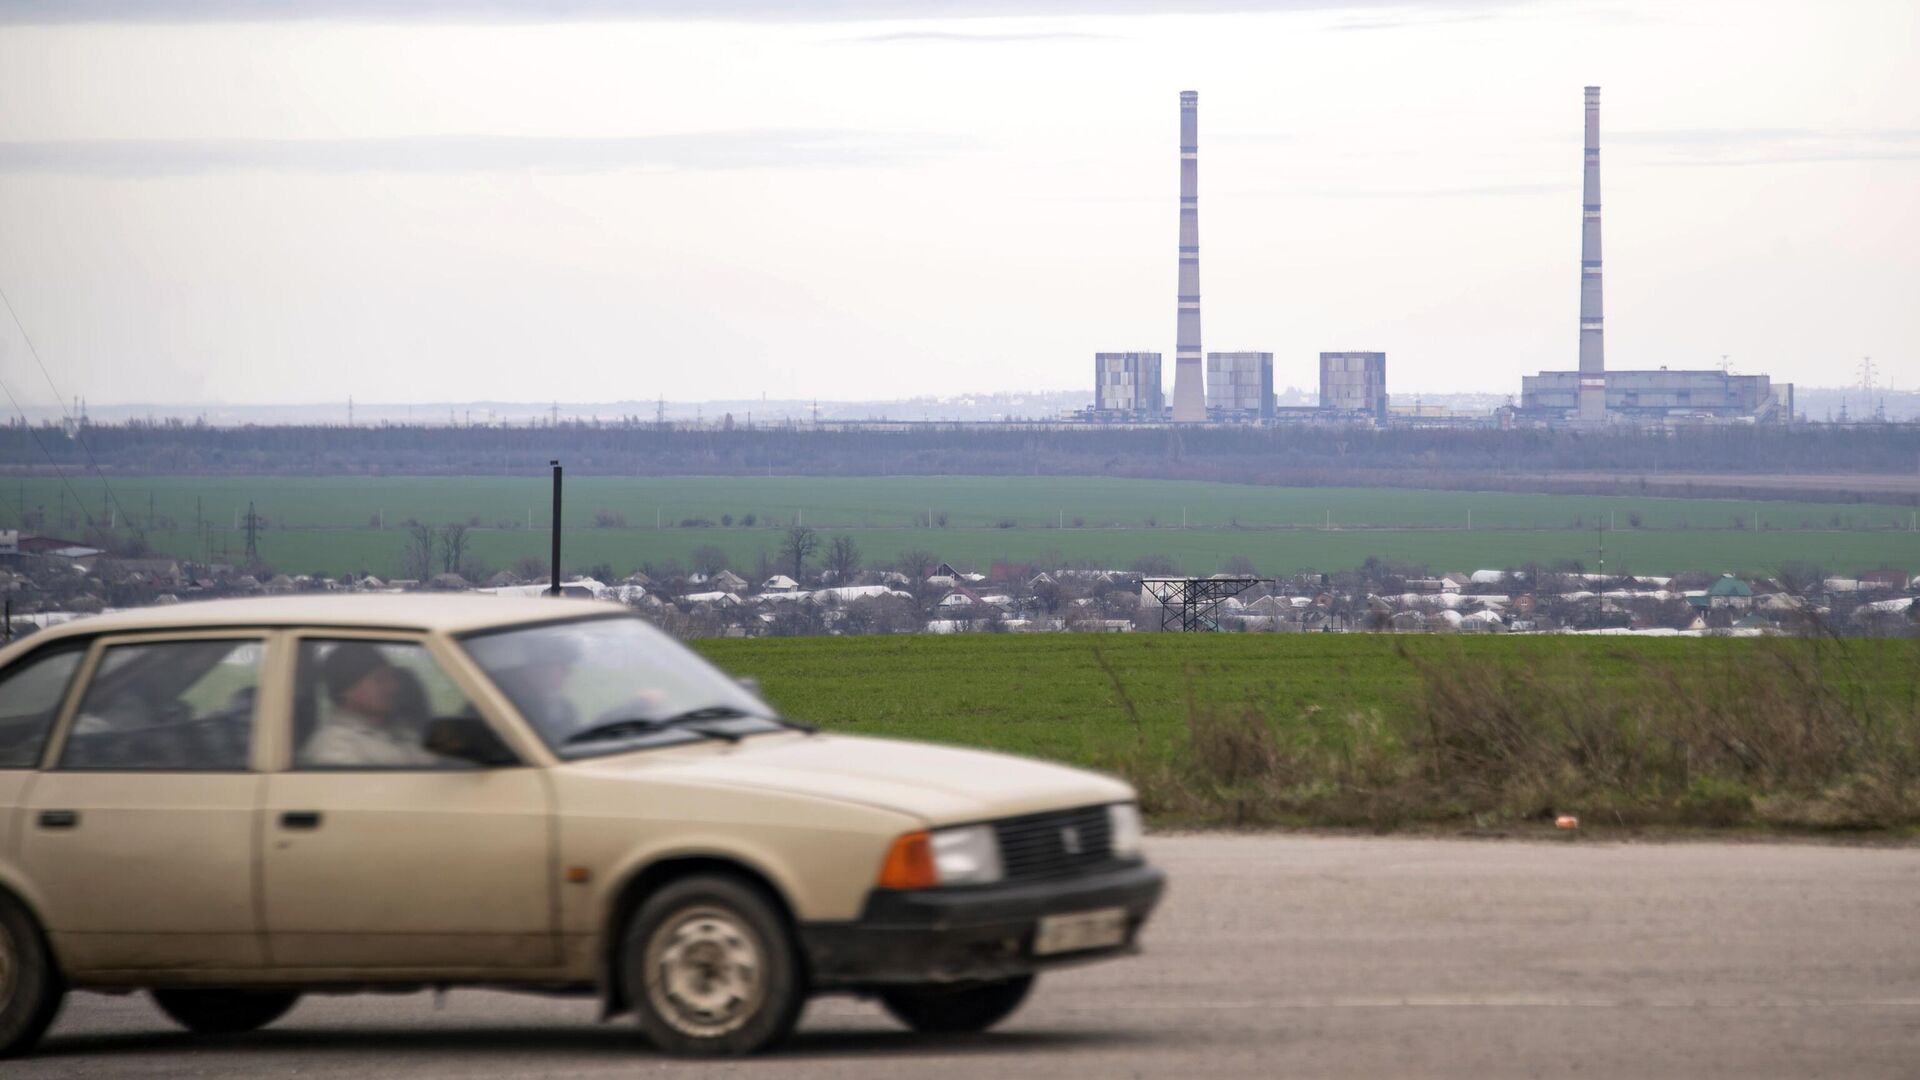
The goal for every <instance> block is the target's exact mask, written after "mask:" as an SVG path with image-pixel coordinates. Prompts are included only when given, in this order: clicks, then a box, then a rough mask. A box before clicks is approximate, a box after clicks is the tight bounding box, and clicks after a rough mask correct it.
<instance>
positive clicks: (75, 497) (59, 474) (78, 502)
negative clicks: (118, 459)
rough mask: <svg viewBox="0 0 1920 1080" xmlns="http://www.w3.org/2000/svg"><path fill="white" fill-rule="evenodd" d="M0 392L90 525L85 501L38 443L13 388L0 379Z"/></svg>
mask: <svg viewBox="0 0 1920 1080" xmlns="http://www.w3.org/2000/svg"><path fill="white" fill-rule="evenodd" d="M0 390H3V391H5V392H6V395H7V400H8V401H9V402H12V403H13V411H14V412H17V413H19V414H20V422H21V424H23V425H25V427H26V429H27V434H28V435H30V436H32V437H33V445H35V446H37V447H39V448H40V452H41V453H42V454H45V455H46V458H47V464H49V465H52V466H53V475H55V476H57V477H59V478H60V482H61V483H62V484H64V485H66V488H67V494H69V495H72V496H73V505H74V506H75V507H76V508H78V509H79V511H80V514H81V516H82V517H85V518H86V519H87V524H88V525H92V524H93V515H92V514H89V513H87V504H86V501H85V500H83V499H81V498H80V493H79V492H78V491H75V490H74V489H73V481H71V480H68V479H67V474H66V472H65V471H64V470H62V469H61V468H60V462H59V461H58V460H56V459H55V458H54V456H53V454H52V452H50V451H49V450H48V449H47V444H46V443H43V442H41V441H40V433H39V432H38V431H35V430H34V429H33V421H31V420H28V419H27V411H26V410H25V409H22V408H21V407H20V399H19V398H16V397H14V396H13V388H12V387H10V386H8V385H7V383H6V380H5V379H0ZM20 524H21V526H22V527H24V526H25V525H26V521H25V520H22V521H21V522H20Z"/></svg>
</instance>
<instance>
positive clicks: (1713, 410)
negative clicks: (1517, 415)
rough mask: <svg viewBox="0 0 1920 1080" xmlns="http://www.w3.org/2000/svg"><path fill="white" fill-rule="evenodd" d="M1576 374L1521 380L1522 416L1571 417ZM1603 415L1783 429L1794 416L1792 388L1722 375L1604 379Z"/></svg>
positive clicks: (1637, 374) (1577, 394) (1632, 374)
mask: <svg viewBox="0 0 1920 1080" xmlns="http://www.w3.org/2000/svg"><path fill="white" fill-rule="evenodd" d="M1583 378H1585V376H1584V375H1582V374H1581V373H1579V372H1574V371H1543V372H1541V373H1540V374H1538V375H1527V376H1523V377H1522V378H1521V379H1520V410H1521V412H1522V413H1523V414H1535V415H1538V414H1552V415H1570V414H1575V413H1577V412H1578V411H1579V410H1580V408H1581V402H1582V400H1583V399H1582V397H1581V395H1582V394H1583V393H1584V392H1585V390H1584V387H1583V385H1582V383H1581V380H1582V379H1583ZM1605 393H1606V398H1605V406H1604V408H1605V410H1606V415H1607V416H1610V417H1614V418H1617V419H1620V420H1625V421H1631V422H1633V423H1639V424H1660V423H1667V422H1670V421H1689V420H1744V419H1752V420H1753V421H1755V422H1757V423H1785V422H1786V421H1787V420H1788V419H1789V418H1790V417H1791V416H1792V415H1793V412H1794V408H1793V384H1792V383H1780V384H1777V385H1776V384H1774V383H1773V382H1772V380H1770V379H1768V378H1767V376H1765V375H1731V374H1728V373H1726V372H1724V371H1716V370H1713V369H1707V370H1704V371H1668V370H1667V369H1665V368H1662V369H1660V370H1658V371H1615V372H1612V373H1610V374H1608V375H1607V376H1606V384H1605Z"/></svg>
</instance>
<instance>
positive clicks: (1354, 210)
mask: <svg viewBox="0 0 1920 1080" xmlns="http://www.w3.org/2000/svg"><path fill="white" fill-rule="evenodd" d="M262 8H266V9H268V10H270V11H274V12H278V11H284V10H286V9H295V10H297V11H298V12H299V17H297V18H296V17H287V16H283V15H263V14H260V13H259V9H262ZM396 10H398V11H400V12H401V14H400V15H398V16H396V15H394V14H392V13H393V12H394V11H396ZM1009 13H1013V14H1009ZM1916 41H1920V4H1915V3H1913V2H1912V0H1847V2H1845V3H1835V2H1831V0H1804V2H1786V0H1725V2H1719V0H1688V2H1687V3H1684V4H1676V3H1672V2H1670V0H1669V2H1656V0H1576V2H1553V0H1541V2H1523V0H1513V2H1499V0H1458V2H1451V3H1403V4H1395V3H1387V2H1367V0H1268V2H1258V0H1218V2H1199V3H1181V2H1176V0H1158V2H1156V0H1017V2H1016V0H991V2H984V3H963V2H960V0H832V2H824V3H810V4H808V3H797V2H791V3H790V2H786V0H711V2H695V0H661V2H654V3H646V2H643V0H632V2H619V0H571V2H568V0H550V2H544V3H537V2H527V3H516V2H511V0H469V2H462V0H423V2H416V3H411V4H394V3H376V2H374V0H304V2H302V3H299V4H272V5H266V4H259V3H244V2H241V0H199V2H194V0H173V2H170V0H138V2H136V0H62V2H58V3H56V2H54V0H42V2H32V0H27V2H20V0H0V102H4V103H5V108H4V109H0V289H3V290H4V291H5V293H6V295H7V296H8V297H9V298H10V299H11V301H12V304H13V306H14V308H15V309H16V310H17V311H18V313H19V317H20V319H21V320H23V322H24V324H25V327H26V331H27V333H29V334H31V335H32V338H33V341H34V344H35V345H37V346H38V348H39V351H40V355H41V357H42V358H43V359H44V360H45V362H46V364H47V366H48V368H49V369H50V371H51V373H52V376H53V379H54V381H55V383H56V384H57V385H58V386H59V389H60V390H61V391H62V392H63V393H65V394H69V395H71V394H84V395H86V396H87V398H88V399H89V400H90V401H93V402H99V403H103V404H104V403H127V402H154V403H162V404H173V403H191V402H202V401H220V402H231V403H254V402H318V401H334V400H340V401H344V400H345V399H346V398H347V397H348V396H349V395H351V396H353V397H356V398H358V399H360V400H362V401H395V402H400V401H445V400H460V399H479V398H489V399H502V400H545V399H548V398H555V397H557V398H560V399H562V400H573V401H587V400H615V399H651V398H653V397H656V396H661V395H664V396H665V397H666V398H668V399H669V400H676V399H677V400H689V399H716V398H735V399H737V398H743V397H753V396H757V395H759V394H761V393H765V394H766V395H767V396H769V397H773V398H804V397H819V398H823V399H847V398H878V397H894V396H903V395H913V394H951V393H957V392H961V391H974V390H989V389H1036V390H1037V389H1077V388H1082V387H1085V386H1087V385H1089V384H1090V383H1091V378H1090V375H1091V368H1092V362H1091V361H1092V354H1093V353H1094V352H1096V351H1101V350H1129V349H1143V350H1154V351H1159V352H1161V353H1162V354H1164V356H1165V358H1166V367H1167V378H1168V380H1169V384H1170V382H1171V377H1172V356H1173V334H1174V283H1175V259H1174V255H1175V252H1174V248H1175V239H1176V238H1175V226H1176V209H1177V207H1176V202H1177V194H1178V192H1177V158H1176V143H1177V124H1178V111H1177V110H1178V92H1179V91H1180V90H1182V89H1194V90H1198V91H1199V92H1200V230H1201V284H1202V292H1203V295H1204V302H1203V325H1204V343H1205V347H1206V348H1207V349H1209V350H1221V349H1234V348H1247V349H1261V350H1271V351H1273V352H1274V353H1275V354H1276V367H1277V372H1276V381H1277V382H1278V383H1279V384H1280V385H1282V386H1285V385H1289V384H1292V385H1300V386H1307V385H1310V384H1312V383H1313V382H1314V380H1315V378H1316V375H1315V370H1316V368H1315V363H1316V361H1315V356H1316V354H1317V353H1318V352H1319V351H1321V350H1323V349H1383V350H1385V351H1386V352H1387V353H1388V355H1389V365H1390V367H1389V372H1390V389H1392V390H1393V391H1394V393H1395V397H1396V399H1397V400H1400V401H1407V400H1410V399H1411V397H1412V396H1414V395H1416V394H1418V393H1419V392H1421V391H1429V392H1432V391H1446V390H1484V391H1500V392H1512V393H1516V394H1517V392H1518V390H1519V378H1520V375H1521V374H1522V373H1525V372H1533V371H1538V370H1541V369H1543V368H1544V369H1566V368H1571V367H1573V366H1574V363H1575V354H1576V344H1577V300H1578V284H1579V267H1578V260H1579V217H1580V206H1579V203H1580V191H1579V180H1580V171H1579V170H1580V123H1581V108H1582V106H1581V87H1582V86H1584V85H1586V84H1588V83H1596V84H1600V85H1602V86H1603V88H1604V92H1603V99H1602V101H1603V105H1602V128H1603V147H1604V153H1603V156H1602V164H1603V184H1604V202H1605V207H1606V209H1605V228H1606V253H1605V254H1606V290H1607V312H1606V315H1607V361H1608V364H1609V366H1610V367H1616V368H1624V367H1656V366H1660V365H1667V366H1673V367H1680V366H1693V367H1706V366H1711V365H1716V364H1718V363H1719V362H1720V358H1721V356H1722V354H1726V355H1727V356H1729V357H1730V358H1731V362H1732V364H1733V366H1734V369H1735V370H1737V371H1742V372H1767V373H1770V374H1772V375H1773V376H1774V377H1775V378H1778V379H1785V380H1793V381H1797V382H1801V383H1803V384H1809V385H1838V384H1841V383H1845V382H1851V381H1857V380H1858V378H1859V375H1858V370H1857V368H1858V364H1859V362H1860V359H1861V357H1863V356H1866V355H1872V356H1873V357H1874V361H1875V363H1876V365H1877V366H1878V367H1879V370H1880V373H1881V376H1880V377H1881V381H1882V382H1885V381H1886V380H1888V379H1889V378H1890V379H1891V380H1892V382H1893V384H1894V385H1896V386H1899V387H1907V388H1911V387H1914V386H1916V385H1920V209H1917V206H1920V65H1915V64H1914V63H1913V47H1914V43H1915V42H1916ZM19 338H20V331H19V330H18V329H17V328H15V327H14V326H12V324H11V320H8V319H6V317H5V313H4V311H0V341H5V342H7V346H6V347H4V353H3V354H0V379H4V380H5V382H6V384H7V386H8V387H9V388H11V389H12V390H13V392H14V393H15V394H16V396H19V397H21V398H22V403H23V404H26V405H29V406H34V405H38V406H45V405H47V404H49V403H51V401H52V399H53V396H52V392H51V391H50V390H49V389H48V386H47V384H46V381H45V380H44V379H42V378H41V377H40V374H39V372H38V371H36V370H35V369H34V368H33V366H32V362H31V360H30V359H29V358H28V356H27V353H26V351H25V349H24V347H23V346H22V345H21V343H20V340H19Z"/></svg>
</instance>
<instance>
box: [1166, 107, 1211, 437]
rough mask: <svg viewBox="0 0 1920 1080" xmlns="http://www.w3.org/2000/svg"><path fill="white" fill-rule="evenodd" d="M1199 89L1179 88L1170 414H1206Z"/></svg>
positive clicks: (1182, 419) (1184, 417)
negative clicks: (1175, 303) (1176, 261)
mask: <svg viewBox="0 0 1920 1080" xmlns="http://www.w3.org/2000/svg"><path fill="white" fill-rule="evenodd" d="M1199 115H1200V94H1199V92H1198V91H1194V90H1182V91H1180V294H1179V304H1178V312H1179V314H1178V329H1179V333H1178V335H1177V336H1176V337H1175V339H1174V341H1175V344H1174V350H1173V419H1174V422H1175V423H1198V422H1200V421H1203V420H1205V419H1206V418H1207V398H1206V384H1205V382H1204V381H1203V380H1204V375H1203V374H1202V372H1201V370H1200V183H1199V166H1200V162H1199V156H1200V123H1199Z"/></svg>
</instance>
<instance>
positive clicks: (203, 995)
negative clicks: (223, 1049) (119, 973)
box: [150, 990, 300, 1035]
mask: <svg viewBox="0 0 1920 1080" xmlns="http://www.w3.org/2000/svg"><path fill="white" fill-rule="evenodd" d="M150 993H152V994H153V1003H154V1004H155V1005H158V1006H160V1011H161V1012H163V1013H166V1014H167V1016H169V1017H171V1018H172V1020H173V1022H174V1023H176V1024H179V1025H180V1026H181V1027H183V1028H186V1029H187V1030H188V1031H191V1032H193V1033H194V1034H196V1035H238V1034H240V1033H242V1032H246V1031H258V1030H260V1029H261V1028H263V1027H266V1026H267V1025H268V1024H271V1023H273V1022H274V1021H275V1020H278V1019H280V1018H281V1017H283V1016H285V1015H287V1012H288V1010H290V1009H292V1008H293V1006H294V1003H295V1002H297V1001H299V1000H300V995H299V994H296V993H293V992H291V991H285V990H153V991H150Z"/></svg>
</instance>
